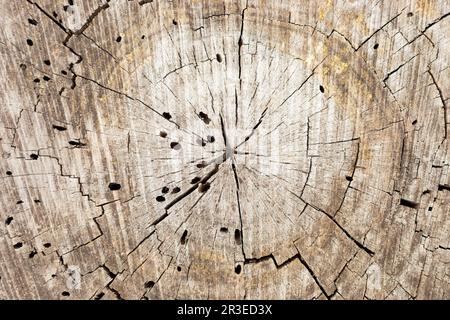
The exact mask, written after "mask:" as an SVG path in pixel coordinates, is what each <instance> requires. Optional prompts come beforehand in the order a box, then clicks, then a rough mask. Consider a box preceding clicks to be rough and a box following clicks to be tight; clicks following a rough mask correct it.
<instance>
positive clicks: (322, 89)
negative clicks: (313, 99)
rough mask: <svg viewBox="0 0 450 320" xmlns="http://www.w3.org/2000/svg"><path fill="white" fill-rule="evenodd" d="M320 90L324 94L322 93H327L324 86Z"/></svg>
mask: <svg viewBox="0 0 450 320" xmlns="http://www.w3.org/2000/svg"><path fill="white" fill-rule="evenodd" d="M319 90H320V92H322V93H324V92H325V88H324V87H323V86H322V85H320V86H319Z"/></svg>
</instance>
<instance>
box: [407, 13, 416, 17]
mask: <svg viewBox="0 0 450 320" xmlns="http://www.w3.org/2000/svg"><path fill="white" fill-rule="evenodd" d="M413 15H414V13H412V12H408V13H407V14H406V16H407V17H408V18H411V17H412V16H413Z"/></svg>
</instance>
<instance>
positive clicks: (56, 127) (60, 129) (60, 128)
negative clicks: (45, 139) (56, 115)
mask: <svg viewBox="0 0 450 320" xmlns="http://www.w3.org/2000/svg"><path fill="white" fill-rule="evenodd" d="M53 129H55V130H58V131H66V130H67V128H66V127H62V126H58V125H56V124H54V125H53ZM69 143H70V142H69Z"/></svg>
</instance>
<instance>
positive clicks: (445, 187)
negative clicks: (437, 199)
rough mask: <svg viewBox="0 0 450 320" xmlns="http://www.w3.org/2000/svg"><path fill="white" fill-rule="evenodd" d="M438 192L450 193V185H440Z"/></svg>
mask: <svg viewBox="0 0 450 320" xmlns="http://www.w3.org/2000/svg"><path fill="white" fill-rule="evenodd" d="M438 190H439V191H442V190H447V191H450V185H448V184H440V185H438Z"/></svg>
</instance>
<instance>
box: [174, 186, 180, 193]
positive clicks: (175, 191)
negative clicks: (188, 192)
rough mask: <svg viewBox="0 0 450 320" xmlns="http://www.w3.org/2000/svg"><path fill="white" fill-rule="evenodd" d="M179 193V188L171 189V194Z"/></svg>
mask: <svg viewBox="0 0 450 320" xmlns="http://www.w3.org/2000/svg"><path fill="white" fill-rule="evenodd" d="M180 191H181V189H180V188H179V187H175V188H173V189H172V193H178V192H180Z"/></svg>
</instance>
